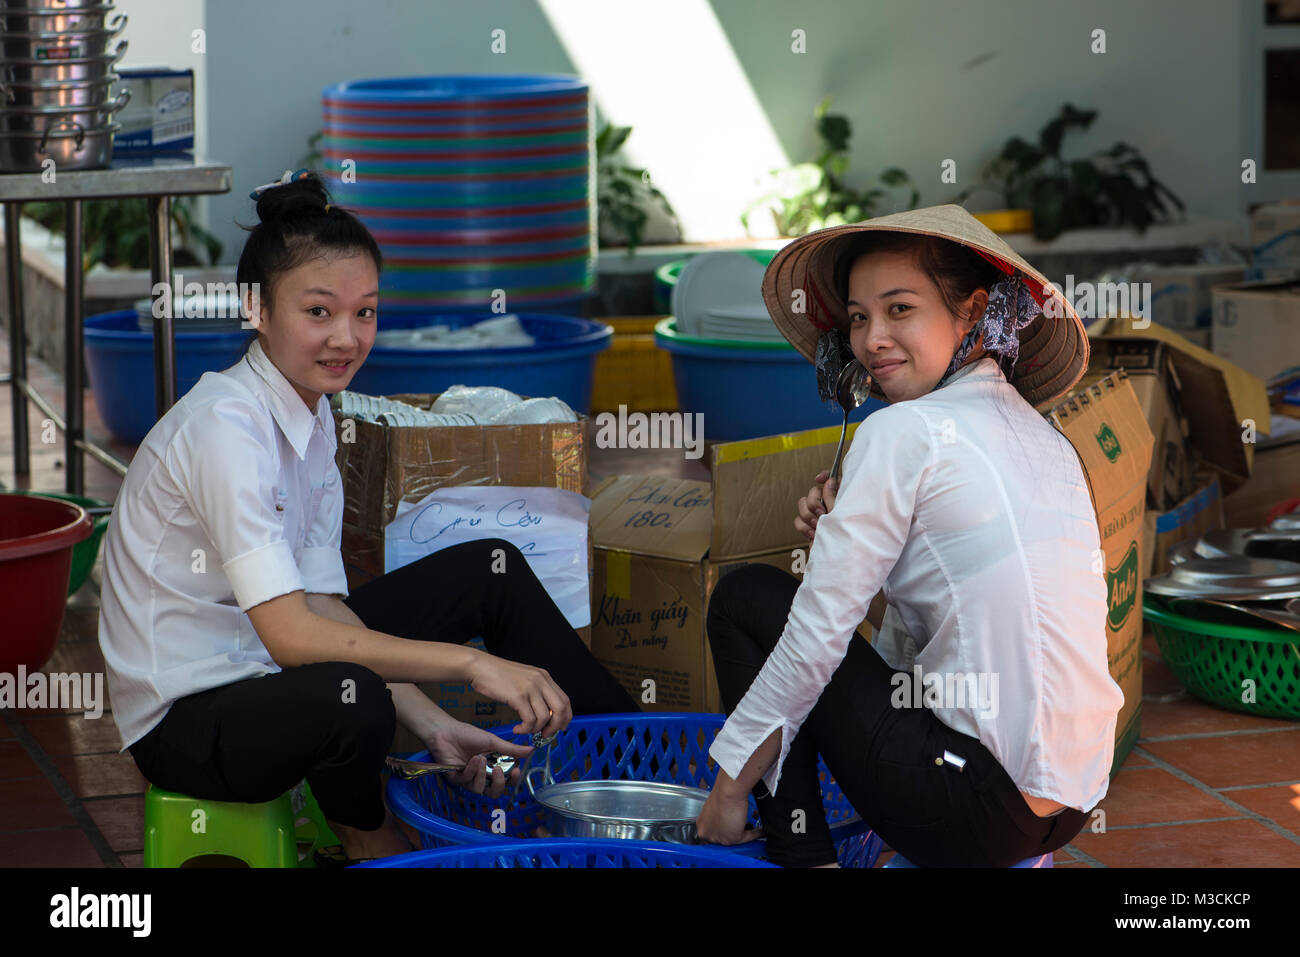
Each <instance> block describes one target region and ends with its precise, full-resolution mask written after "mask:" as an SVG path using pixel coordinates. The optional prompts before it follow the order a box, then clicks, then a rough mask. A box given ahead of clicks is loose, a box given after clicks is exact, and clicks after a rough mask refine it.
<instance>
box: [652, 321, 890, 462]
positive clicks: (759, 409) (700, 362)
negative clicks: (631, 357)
mask: <svg viewBox="0 0 1300 957" xmlns="http://www.w3.org/2000/svg"><path fill="white" fill-rule="evenodd" d="M676 322H677V320H676V319H674V318H672V317H669V318H667V319H662V320H660V321H659V322H658V323H656V324H655V344H656V345H657V346H659V348H661V349H666V350H668V352H670V353H671V354H672V357H673V376H674V377H675V378H676V380H677V405H678V407H679V408H680V409H681V411H683V412H691V413H694V412H700V413H703V415H704V435H705V437H706V438H708V439H709V440H710V441H720V442H734V441H737V440H740V439H753V438H758V437H759V436H764V435H781V434H784V433H786V432H802V431H804V430H805V429H820V428H825V427H826V426H828V425H839V424H841V423H842V422H843V421H844V413H843V412H841V411H840V410H839V407H838V406H836V405H835V403H834V402H828V403H827V402H822V401H821V400H819V399H818V398H817V373H816V370H815V369H814V368H813V366H812V363H810V362H809V361H808V360H807V359H805V358H804V357H803V356H802V355H800V354H799V353H798V352H797V351H796V350H795V348H794V346H792V345H790V344H789V343H785V342H761V343H744V342H735V343H727V344H718V343H722V342H725V340H717V339H701V338H697V337H695V336H685V335H682V334H681V333H679V332H677V329H676ZM884 407H885V403H884V402H881V401H880V400H879V399H874V398H873V399H868V400H867V402H866V403H865V404H864V405H863V406H862V407H861V408H860V409H858V410H857V411H855V412H854V413H853V414H852V415H850V416H849V421H850V422H861V421H862V420H863V419H865V418H866V417H867V416H868V415H870V414H871V413H872V412H874V411H876V410H877V409H883V408H884ZM828 467H829V463H828Z"/></svg>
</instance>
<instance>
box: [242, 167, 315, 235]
mask: <svg viewBox="0 0 1300 957" xmlns="http://www.w3.org/2000/svg"><path fill="white" fill-rule="evenodd" d="M329 202H330V194H329V191H328V190H327V189H326V188H325V183H324V181H323V180H322V179H321V178H320V175H319V174H318V173H314V172H308V173H307V175H306V176H303V177H302V178H301V179H295V180H293V181H292V182H290V183H285V184H283V185H281V186H273V187H271V188H270V189H266V190H263V191H262V193H261V195H260V196H258V197H257V218H258V219H260V220H261V221H262V222H264V223H268V222H273V221H275V220H284V219H296V218H298V217H300V216H303V215H317V214H320V215H323V214H324V213H325V206H326V204H328V203H329Z"/></svg>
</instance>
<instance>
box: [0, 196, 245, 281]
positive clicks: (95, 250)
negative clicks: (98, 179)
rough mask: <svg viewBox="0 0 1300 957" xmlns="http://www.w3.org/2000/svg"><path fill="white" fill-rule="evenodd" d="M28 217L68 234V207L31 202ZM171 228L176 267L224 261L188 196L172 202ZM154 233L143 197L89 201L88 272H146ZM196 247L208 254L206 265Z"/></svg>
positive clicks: (26, 211) (25, 211)
mask: <svg viewBox="0 0 1300 957" xmlns="http://www.w3.org/2000/svg"><path fill="white" fill-rule="evenodd" d="M23 215H24V216H26V217H28V218H30V219H33V220H35V221H36V222H38V223H40V224H41V225H42V226H44V227H45V228H46V229H48V230H49V231H50V232H52V233H55V234H57V235H62V234H63V227H64V215H65V214H64V205H63V203H54V202H49V203H45V202H38V203H28V204H26V205H25V206H23ZM171 225H172V227H173V228H174V229H175V238H176V241H175V246H174V249H173V251H172V262H173V264H174V265H176V266H202V265H215V264H216V263H217V261H218V260H219V259H220V258H221V241H220V240H218V239H217V238H216V237H215V236H213V235H212V234H211V233H209V232H208V231H207V230H205V229H204V228H203V227H201V226H199V225H198V224H196V223H195V222H194V219H193V216H192V214H191V211H190V201H189V198H188V197H184V196H181V197H177V198H176V199H173V200H172V203H171ZM149 229H150V222H149V210H148V206H147V201H146V200H145V199H144V198H142V197H138V196H137V197H126V198H123V199H91V200H87V201H86V202H85V203H84V204H83V215H82V231H83V232H82V241H83V250H82V268H83V270H85V271H89V270H90V268H91V267H92V266H94V265H95V264H96V263H99V262H102V263H103V264H104V265H106V266H108V267H110V268H127V269H147V268H148V267H149ZM196 246H200V247H201V248H202V250H203V252H204V253H205V254H206V258H207V262H206V263H205V262H204V261H203V260H202V259H201V258H200V257H199V255H198V250H196V248H195V247H196Z"/></svg>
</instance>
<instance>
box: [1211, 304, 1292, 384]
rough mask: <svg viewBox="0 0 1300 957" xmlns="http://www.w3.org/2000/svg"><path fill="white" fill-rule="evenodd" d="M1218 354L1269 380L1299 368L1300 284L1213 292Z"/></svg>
mask: <svg viewBox="0 0 1300 957" xmlns="http://www.w3.org/2000/svg"><path fill="white" fill-rule="evenodd" d="M1210 343H1211V345H1212V346H1213V349H1214V354H1215V355H1218V356H1222V357H1223V358H1224V359H1227V360H1228V361H1229V362H1232V363H1235V364H1236V365H1238V366H1240V367H1241V368H1243V369H1245V370H1246V371H1247V372H1250V373H1253V374H1254V375H1256V376H1259V378H1261V379H1264V380H1265V381H1267V380H1268V379H1271V378H1272V377H1273V376H1276V375H1278V374H1279V373H1282V372H1285V371H1286V370H1287V369H1289V368H1291V367H1292V366H1300V282H1296V281H1292V282H1245V283H1237V284H1236V285H1232V286H1217V287H1215V289H1214V326H1213V331H1212V332H1211V333H1210Z"/></svg>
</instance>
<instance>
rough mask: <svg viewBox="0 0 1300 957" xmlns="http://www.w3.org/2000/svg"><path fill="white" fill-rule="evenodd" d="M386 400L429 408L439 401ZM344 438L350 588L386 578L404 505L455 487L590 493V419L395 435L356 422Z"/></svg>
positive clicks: (339, 458) (340, 427) (340, 425)
mask: <svg viewBox="0 0 1300 957" xmlns="http://www.w3.org/2000/svg"><path fill="white" fill-rule="evenodd" d="M387 398H390V399H394V400H397V401H400V402H406V403H409V404H411V405H415V406H418V407H420V408H422V409H428V408H430V407H431V406H432V405H433V402H434V400H436V399H437V398H438V395H437V394H431V395H411V394H406V393H403V394H399V395H391V396H388V397H387ZM334 423H335V428H336V431H337V434H338V443H339V445H338V453H337V455H336V456H335V461H336V462H337V464H338V467H339V473H340V475H341V476H342V478H343V497H344V506H343V564H344V567H345V569H346V570H347V576H348V587H349V588H355V587H358V586H360V585H362V584H365V583H366V582H368V581H370V580H371V579H372V578H375V577H377V576H379V575H382V574H384V571H385V569H384V529H385V528H386V527H387V526H388V524H389V523H390V522H392V521H393V519H394V518H396V517H397V505H398V503H399V502H403V501H407V502H419V501H421V500H422V499H424V498H425V497H426V496H428V495H429V494H430V493H431V492H434V491H436V490H437V489H440V488H446V487H448V486H453V485H517V486H528V487H539V488H559V489H565V490H566V491H570V492H576V493H577V494H579V495H584V494H586V484H587V439H586V434H587V429H588V427H589V420H588V419H587V418H586V417H585V416H583V417H582V419H581V420H580V421H578V422H573V423H559V424H554V425H492V426H481V427H479V428H472V427H471V428H454V429H448V428H421V427H415V428H407V427H401V428H393V427H389V426H384V425H378V424H376V423H373V422H365V421H362V420H361V419H354V420H352V428H353V434H352V435H351V437H350V440H349V436H348V435H347V433H346V432H345V424H344V423H345V420H344V417H343V415H342V413H341V412H339V411H338V410H337V409H336V410H335V411H334Z"/></svg>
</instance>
